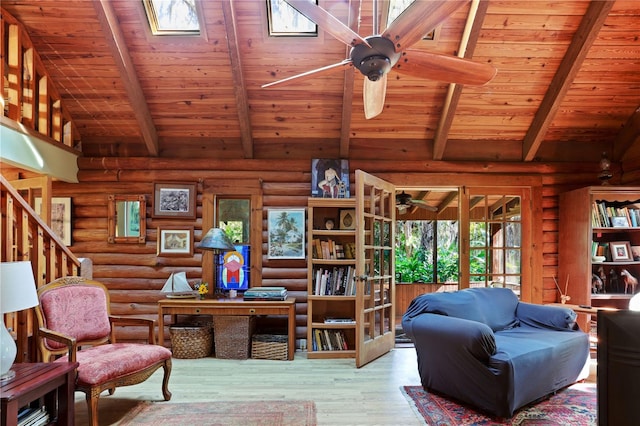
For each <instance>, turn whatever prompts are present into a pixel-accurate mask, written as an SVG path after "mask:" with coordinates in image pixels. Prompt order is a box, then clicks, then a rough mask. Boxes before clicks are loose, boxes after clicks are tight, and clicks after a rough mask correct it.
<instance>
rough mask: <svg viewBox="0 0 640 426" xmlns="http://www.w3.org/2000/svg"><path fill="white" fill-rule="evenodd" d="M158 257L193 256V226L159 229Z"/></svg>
mask: <svg viewBox="0 0 640 426" xmlns="http://www.w3.org/2000/svg"><path fill="white" fill-rule="evenodd" d="M158 256H193V226H186V227H185V226H174V227H170V226H163V227H160V228H158Z"/></svg>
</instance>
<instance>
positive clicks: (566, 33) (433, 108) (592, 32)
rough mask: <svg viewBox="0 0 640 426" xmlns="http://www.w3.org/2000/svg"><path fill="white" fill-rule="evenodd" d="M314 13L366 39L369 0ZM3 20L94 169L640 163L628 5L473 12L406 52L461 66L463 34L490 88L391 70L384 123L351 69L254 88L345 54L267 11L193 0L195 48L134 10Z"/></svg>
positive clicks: (37, 7) (639, 13)
mask: <svg viewBox="0 0 640 426" xmlns="http://www.w3.org/2000/svg"><path fill="white" fill-rule="evenodd" d="M417 1H427V0H417ZM319 4H320V5H321V6H322V7H324V8H325V9H327V10H328V11H329V12H331V13H332V14H333V15H335V16H336V17H337V18H338V19H340V20H341V21H342V22H344V23H345V24H347V25H349V26H351V27H352V28H353V29H354V30H355V31H356V32H358V33H359V34H361V35H363V36H367V35H371V33H372V14H373V7H372V2H371V1H370V0H362V2H360V1H357V0H352V1H348V0H319ZM385 4H386V2H385V1H384V0H381V1H380V2H379V5H380V7H379V10H382V9H384V5H385ZM2 7H3V8H4V9H6V10H7V11H8V12H9V13H10V14H12V15H13V16H14V17H15V18H17V19H18V20H19V21H21V22H22V23H23V24H24V26H25V28H26V30H27V33H28V34H29V37H30V38H31V41H32V42H33V44H34V46H35V48H36V51H37V53H38V54H39V55H40V58H41V60H42V63H43V64H44V66H45V68H46V69H47V70H48V73H49V75H50V77H51V78H52V80H53V81H54V83H55V85H56V87H57V90H58V91H59V93H60V95H61V96H62V99H63V108H66V110H67V111H68V112H69V113H70V115H71V117H72V119H73V120H74V123H75V126H76V127H77V130H78V132H79V135H80V137H81V149H82V152H83V155H84V156H87V157H103V156H120V157H127V156H132V157H133V156H135V157H139V156H159V157H185V158H196V157H198V158H200V157H210V158H258V159H260V158H261V159H278V158H321V157H326V158H330V157H332V158H336V157H341V158H351V159H353V158H357V159H362V160H379V159H390V160H425V161H432V160H446V161H465V160H472V161H592V162H597V161H598V159H599V158H600V155H601V153H602V152H607V153H608V155H609V156H610V158H612V159H613V160H614V161H623V160H624V161H626V160H630V159H636V158H639V157H640V32H639V31H640V30H639V29H640V2H639V1H637V0H630V1H615V2H612V1H594V2H590V1H582V0H580V1H537V0H536V1H493V0H491V1H482V2H480V3H479V6H478V11H477V13H476V14H475V18H474V19H471V20H468V16H469V15H470V13H469V12H470V9H471V2H469V3H468V4H466V5H465V6H463V7H462V8H461V9H459V10H458V11H457V12H455V13H454V14H453V15H452V16H450V18H449V19H447V20H446V21H445V22H444V24H443V25H442V26H441V27H439V28H438V30H437V32H438V35H437V41H436V42H435V43H434V42H429V41H420V42H419V43H418V44H416V45H414V47H415V48H418V49H425V50H435V51H439V52H446V53H449V54H457V53H458V51H459V49H460V43H461V40H462V39H463V33H464V31H465V27H467V28H468V30H469V42H468V46H467V50H466V54H465V56H466V57H469V58H472V59H473V60H474V61H478V62H489V63H491V64H493V65H494V66H495V67H496V68H497V69H498V73H497V76H496V77H495V79H494V80H493V81H491V82H490V83H489V84H487V85H485V86H483V87H470V86H452V87H451V88H450V86H449V84H447V83H445V82H435V81H431V80H428V79H427V78H416V77H408V76H405V75H401V74H399V73H397V72H394V71H392V72H391V73H390V74H389V81H388V88H387V96H386V102H385V107H384V110H383V112H382V114H380V115H379V116H377V117H375V118H374V119H371V120H366V119H365V118H364V113H363V102H362V84H363V83H362V79H363V76H362V75H360V74H359V73H358V72H357V71H356V70H353V69H349V70H347V71H346V72H343V71H340V72H338V73H336V74H329V75H323V76H319V77H318V78H315V79H310V80H305V81H302V82H299V83H297V84H290V85H287V86H283V87H277V88H270V89H263V88H261V86H262V85H263V84H265V83H269V82H272V81H275V80H278V79H281V78H285V77H289V76H292V75H295V74H298V73H301V72H304V71H308V70H311V69H315V68H319V67H323V66H326V65H330V64H334V63H337V62H339V61H341V60H343V59H344V58H346V57H347V55H348V48H347V47H346V46H345V45H344V44H343V43H342V42H340V41H337V40H335V39H334V38H332V37H331V36H330V35H329V34H327V33H324V32H323V31H322V30H321V31H320V34H319V36H318V37H314V38H297V37H279V38H273V37H269V36H268V34H267V32H268V30H267V12H266V4H265V1H263V0H206V1H199V2H198V8H199V10H200V12H201V13H202V17H203V22H204V31H203V35H202V36H200V37H176V36H171V37H166V36H165V37H159V36H153V35H151V31H150V29H149V25H148V22H147V19H146V15H145V12H144V8H143V5H142V2H141V1H137V0H95V1H88V0H75V1H62V0H43V1H28V2H27V1H24V0H20V1H17V0H3V1H2ZM358 11H360V13H358ZM358 15H360V19H359V20H358ZM467 21H469V22H467ZM358 24H359V25H358Z"/></svg>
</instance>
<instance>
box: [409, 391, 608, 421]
mask: <svg viewBox="0 0 640 426" xmlns="http://www.w3.org/2000/svg"><path fill="white" fill-rule="evenodd" d="M402 391H403V393H404V395H405V397H406V398H407V400H408V401H409V403H410V404H411V405H412V407H413V409H414V410H415V411H416V413H418V415H420V416H422V418H423V419H424V421H425V424H427V425H429V426H450V425H482V426H494V425H512V426H520V425H526V426H543V425H544V426H565V425H566V426H577V425H580V426H587V425H596V424H597V411H598V410H597V406H598V403H597V395H596V385H595V383H576V384H575V385H573V386H570V387H568V388H566V389H564V390H562V391H560V392H558V393H557V394H555V395H553V396H551V397H550V398H549V399H546V400H544V401H541V402H539V403H537V404H532V405H529V406H525V407H523V408H521V409H520V410H518V411H517V412H516V413H515V414H514V415H513V417H512V418H511V419H504V418H495V417H491V416H488V415H486V414H483V413H481V412H478V411H476V410H474V409H473V408H471V407H469V406H466V405H460V404H459V403H457V402H454V401H453V400H449V399H447V398H444V397H442V396H439V395H435V394H430V393H427V392H425V390H424V389H422V386H403V387H402Z"/></svg>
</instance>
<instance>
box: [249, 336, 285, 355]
mask: <svg viewBox="0 0 640 426" xmlns="http://www.w3.org/2000/svg"><path fill="white" fill-rule="evenodd" d="M287 343H288V337H287V336H285V335H280V334H256V335H254V336H253V338H252V339H251V358H257V359H277V360H287V359H288V352H287V350H288V344H287Z"/></svg>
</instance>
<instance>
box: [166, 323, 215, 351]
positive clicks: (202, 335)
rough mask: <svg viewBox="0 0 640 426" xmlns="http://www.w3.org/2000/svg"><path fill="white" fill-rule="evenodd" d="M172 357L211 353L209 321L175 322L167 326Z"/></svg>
mask: <svg viewBox="0 0 640 426" xmlns="http://www.w3.org/2000/svg"><path fill="white" fill-rule="evenodd" d="M169 333H170V334H171V351H172V352H173V357H174V358H184V359H195V358H204V357H207V356H209V355H211V348H212V345H213V334H212V332H211V323H209V324H203V325H197V324H176V325H173V326H171V327H169Z"/></svg>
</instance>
